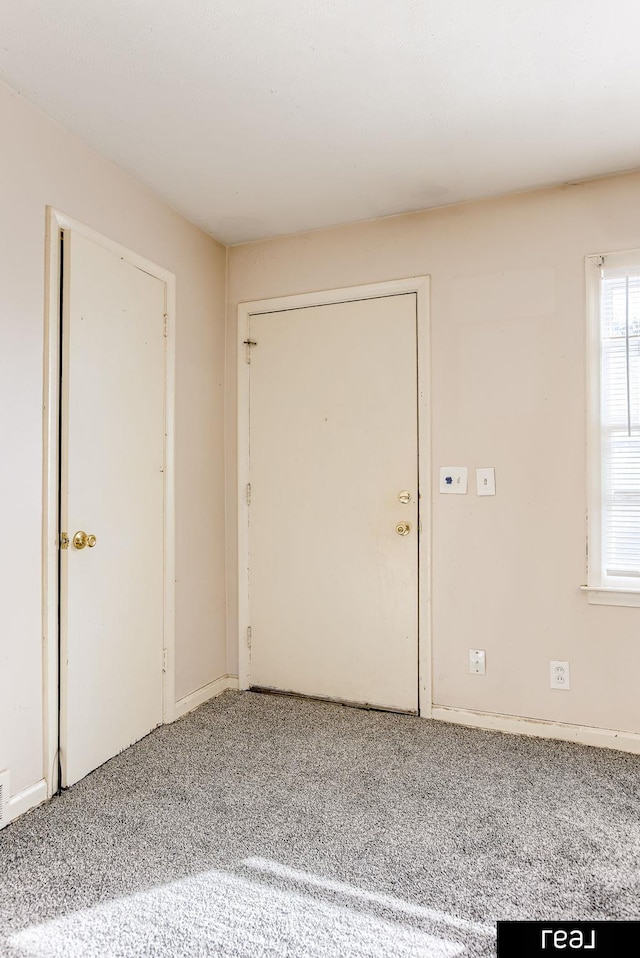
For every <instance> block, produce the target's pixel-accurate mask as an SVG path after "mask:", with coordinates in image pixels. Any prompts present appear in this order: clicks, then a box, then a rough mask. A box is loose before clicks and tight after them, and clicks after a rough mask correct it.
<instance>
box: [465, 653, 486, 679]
mask: <svg viewBox="0 0 640 958" xmlns="http://www.w3.org/2000/svg"><path fill="white" fill-rule="evenodd" d="M469 671H470V672H471V673H472V674H473V675H485V674H486V671H487V668H486V658H485V652H484V649H469Z"/></svg>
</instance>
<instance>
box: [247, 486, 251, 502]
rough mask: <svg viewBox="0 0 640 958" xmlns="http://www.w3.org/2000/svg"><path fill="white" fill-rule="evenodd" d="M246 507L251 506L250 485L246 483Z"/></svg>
mask: <svg viewBox="0 0 640 958" xmlns="http://www.w3.org/2000/svg"><path fill="white" fill-rule="evenodd" d="M247 505H248V506H250V505H251V483H250V482H248V483H247Z"/></svg>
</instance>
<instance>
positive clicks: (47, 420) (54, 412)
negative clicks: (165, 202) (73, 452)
mask: <svg viewBox="0 0 640 958" xmlns="http://www.w3.org/2000/svg"><path fill="white" fill-rule="evenodd" d="M61 230H73V231H74V232H75V233H79V234H80V235H81V236H84V237H85V238H86V239H89V240H91V241H92V242H94V243H96V244H97V245H98V246H101V247H102V248H103V249H105V250H108V251H109V252H111V253H115V254H116V255H117V256H120V257H121V258H122V259H123V260H125V261H126V262H127V263H130V264H131V265H132V266H135V267H136V268H138V269H141V270H143V271H144V272H145V273H149V274H150V275H151V276H154V277H156V278H157V279H159V280H160V281H161V282H163V283H164V284H165V330H164V335H165V374H164V420H165V464H164V470H165V471H164V600H163V604H164V610H163V611H164V630H163V631H164V635H163V642H164V645H163V648H164V663H163V665H164V671H163V682H162V719H163V722H165V723H167V722H171V721H173V719H174V717H175V452H174V451H175V316H176V280H175V275H174V274H173V273H171V272H169V270H166V269H164V268H163V267H161V266H157V265H156V264H155V263H152V262H150V261H149V260H147V259H145V258H144V257H142V256H139V255H138V254H137V253H135V252H133V251H132V250H130V249H127V248H126V247H125V246H121V245H120V243H116V242H114V241H113V240H110V239H108V238H107V237H105V236H102V235H101V234H100V233H97V232H96V231H95V230H93V229H91V228H90V227H88V226H85V225H84V224H83V223H79V222H78V221H77V220H74V219H72V218H71V217H70V216H67V215H66V214H65V213H61V212H60V211H59V210H56V209H54V208H53V207H51V206H48V207H47V210H46V239H45V244H46V249H45V324H44V393H43V518H42V543H43V561H42V629H43V632H42V635H43V663H42V665H43V759H44V768H43V777H44V779H45V781H46V783H47V797H48V798H50V797H51V796H52V795H53V794H54V792H56V791H57V789H58V761H57V754H58V682H59V656H58V648H59V645H58V643H59V636H58V602H59V581H58V553H59V546H58V532H59V530H58V495H59V488H58V486H59V479H58V477H59V465H60V463H59V442H60V435H59V416H60V368H61V356H60V330H61V322H62V317H61V315H60V298H61V297H60V279H61V275H60V274H61V266H62V264H61V262H60V231H61Z"/></svg>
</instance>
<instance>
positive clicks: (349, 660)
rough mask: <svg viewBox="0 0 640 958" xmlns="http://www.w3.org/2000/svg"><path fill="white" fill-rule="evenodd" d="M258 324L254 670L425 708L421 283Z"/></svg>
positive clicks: (259, 675) (353, 696)
mask: <svg viewBox="0 0 640 958" xmlns="http://www.w3.org/2000/svg"><path fill="white" fill-rule="evenodd" d="M250 339H251V340H252V341H254V342H255V343H256V344H257V345H255V346H251V347H250V349H251V365H250V414H249V415H250V450H249V454H250V480H251V505H250V509H249V553H250V559H249V593H250V620H251V659H250V684H251V686H252V687H254V688H256V687H257V688H272V689H279V690H282V691H290V692H296V693H301V694H305V695H312V696H319V697H328V698H331V699H337V700H341V701H346V702H354V703H361V704H369V705H373V706H378V707H382V708H388V709H396V710H403V711H404V710H406V711H416V710H417V708H418V488H417V481H418V480H417V476H418V458H417V454H418V449H417V443H418V438H417V437H418V423H417V363H416V358H417V341H416V295H415V294H414V293H408V294H402V295H395V296H387V297H381V298H378V299H369V300H360V301H356V302H348V303H338V304H334V305H328V306H314V307H309V308H303V309H291V310H286V311H281V312H272V313H265V314H261V315H252V316H251V319H250ZM404 492H406V493H408V496H409V501H408V502H403V501H401V499H402V498H406V497H403V496H402V495H401V494H402V493H404ZM399 523H406V524H407V525H408V530H407V534H406V535H400V534H399V532H400V531H402V529H400V530H398V529H397V526H398V524H399Z"/></svg>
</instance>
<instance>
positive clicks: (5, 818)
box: [0, 771, 9, 828]
mask: <svg viewBox="0 0 640 958" xmlns="http://www.w3.org/2000/svg"><path fill="white" fill-rule="evenodd" d="M8 824H9V772H7V771H4V772H0V828H4V826H5V825H8Z"/></svg>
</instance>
